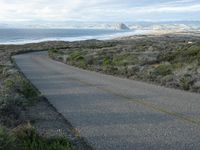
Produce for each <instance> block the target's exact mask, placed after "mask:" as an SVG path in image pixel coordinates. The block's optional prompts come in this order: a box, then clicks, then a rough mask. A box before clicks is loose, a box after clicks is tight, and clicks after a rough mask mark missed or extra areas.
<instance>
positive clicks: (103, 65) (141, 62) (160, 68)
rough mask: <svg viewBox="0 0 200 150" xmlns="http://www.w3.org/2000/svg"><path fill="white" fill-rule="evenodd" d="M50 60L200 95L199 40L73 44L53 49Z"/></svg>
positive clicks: (188, 37)
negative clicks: (199, 93)
mask: <svg viewBox="0 0 200 150" xmlns="http://www.w3.org/2000/svg"><path fill="white" fill-rule="evenodd" d="M100 45H101V46H100ZM49 56H50V57H51V58H52V59H55V60H58V61H61V62H64V63H66V64H69V65H73V66H76V67H80V68H83V69H88V70H92V71H97V72H102V73H106V74H111V75H115V76H120V77H126V78H129V79H133V80H140V81H145V82H150V83H154V84H159V85H162V86H166V87H172V88H178V89H182V90H189V91H193V92H200V40H199V37H198V36H193V35H185V34H182V35H181V34H180V35H161V36H135V37H128V38H122V39H118V40H109V41H97V40H96V41H95V40H92V41H89V42H88V41H84V42H72V43H69V44H68V46H67V47H66V48H62V49H59V48H58V49H49Z"/></svg>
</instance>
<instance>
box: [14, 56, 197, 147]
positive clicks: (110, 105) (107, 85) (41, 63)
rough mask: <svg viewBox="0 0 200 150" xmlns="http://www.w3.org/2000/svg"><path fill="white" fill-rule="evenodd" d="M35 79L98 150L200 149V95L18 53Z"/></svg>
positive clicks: (21, 62)
mask: <svg viewBox="0 0 200 150" xmlns="http://www.w3.org/2000/svg"><path fill="white" fill-rule="evenodd" d="M15 60H16V62H17V64H18V66H19V67H20V68H21V70H22V71H23V72H24V73H25V75H26V76H27V77H28V78H29V79H30V80H31V82H32V83H33V84H34V85H35V86H36V87H37V88H38V89H39V90H40V91H41V92H42V93H43V94H44V95H45V96H46V98H48V100H49V101H50V103H51V104H52V105H53V106H54V107H55V108H56V109H57V110H58V111H59V112H60V113H61V114H62V115H63V116H64V117H65V118H66V119H67V120H68V121H70V122H71V123H72V125H73V126H74V127H75V128H76V129H77V131H78V132H79V133H80V135H81V136H83V137H85V139H86V140H87V141H88V143H89V144H90V145H91V146H92V147H93V148H94V149H97V150H134V149H137V150H154V149H163V150H171V149H173V150H179V149H180V150H199V149H200V95H199V94H193V93H188V92H183V91H179V90H173V89H167V88H164V87H160V86H155V85H149V84H146V83H141V82H136V81H131V80H128V79H121V78H117V77H112V76H109V75H102V74H99V73H95V72H90V71H85V70H81V69H77V68H74V67H72V66H68V65H65V64H62V63H59V62H56V61H53V60H51V59H49V58H48V57H47V53H46V52H37V53H29V54H23V55H17V56H15Z"/></svg>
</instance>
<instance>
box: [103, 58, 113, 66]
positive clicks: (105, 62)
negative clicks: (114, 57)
mask: <svg viewBox="0 0 200 150" xmlns="http://www.w3.org/2000/svg"><path fill="white" fill-rule="evenodd" d="M111 64H112V61H111V59H110V58H108V57H106V58H104V60H103V65H104V66H109V65H111Z"/></svg>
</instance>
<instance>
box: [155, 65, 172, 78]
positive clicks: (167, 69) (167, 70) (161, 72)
mask: <svg viewBox="0 0 200 150" xmlns="http://www.w3.org/2000/svg"><path fill="white" fill-rule="evenodd" d="M172 70H173V68H172V66H171V65H165V64H161V65H159V66H158V67H157V68H155V69H154V71H153V75H155V76H166V75H169V74H172Z"/></svg>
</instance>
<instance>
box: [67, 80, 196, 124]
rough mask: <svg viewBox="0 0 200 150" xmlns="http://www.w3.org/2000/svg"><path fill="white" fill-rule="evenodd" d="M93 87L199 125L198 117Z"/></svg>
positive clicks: (83, 82)
mask: <svg viewBox="0 0 200 150" xmlns="http://www.w3.org/2000/svg"><path fill="white" fill-rule="evenodd" d="M70 79H72V80H76V81H78V82H80V83H82V84H86V85H89V86H94V85H93V84H90V83H88V82H85V81H82V80H80V79H77V78H70ZM95 88H97V89H100V90H102V91H104V92H108V93H111V94H113V95H115V96H118V97H121V98H123V99H125V100H128V101H129V102H135V103H137V104H140V105H143V106H145V107H147V108H150V109H152V110H154V111H156V112H160V113H163V114H166V115H168V116H172V117H175V118H177V119H179V120H181V121H184V122H187V123H190V124H193V125H197V126H200V120H198V119H195V118H192V117H189V116H186V115H184V114H181V113H178V112H173V111H169V110H167V109H164V108H162V107H158V106H155V105H154V104H152V103H149V102H146V101H145V100H142V99H141V100H139V99H133V98H131V97H129V96H126V95H123V94H119V93H116V92H114V91H112V90H109V89H107V88H104V87H96V86H95Z"/></svg>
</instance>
